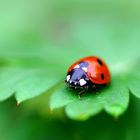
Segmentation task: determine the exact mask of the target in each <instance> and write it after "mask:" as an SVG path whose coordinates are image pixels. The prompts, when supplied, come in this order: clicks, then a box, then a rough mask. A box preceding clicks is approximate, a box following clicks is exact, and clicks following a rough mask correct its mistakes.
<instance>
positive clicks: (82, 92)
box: [78, 87, 88, 99]
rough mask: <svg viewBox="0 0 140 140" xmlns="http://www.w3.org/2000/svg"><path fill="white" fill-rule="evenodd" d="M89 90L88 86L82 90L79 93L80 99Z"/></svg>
mask: <svg viewBox="0 0 140 140" xmlns="http://www.w3.org/2000/svg"><path fill="white" fill-rule="evenodd" d="M87 90H88V87H86V89H85V90H82V91H80V92H79V93H78V95H79V98H80V99H81V97H82V95H83V94H84V93H85V92H86V91H87Z"/></svg>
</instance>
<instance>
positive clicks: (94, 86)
mask: <svg viewBox="0 0 140 140" xmlns="http://www.w3.org/2000/svg"><path fill="white" fill-rule="evenodd" d="M92 88H93V89H94V91H95V94H99V91H98V88H97V86H96V85H93V86H92Z"/></svg>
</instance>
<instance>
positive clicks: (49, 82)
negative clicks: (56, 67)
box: [0, 68, 61, 103]
mask: <svg viewBox="0 0 140 140" xmlns="http://www.w3.org/2000/svg"><path fill="white" fill-rule="evenodd" d="M56 77H57V74H56V73H53V72H52V71H48V70H47V69H44V70H43V69H25V68H24V69H23V68H22V69H20V68H11V69H9V68H4V69H1V73H0V81H1V83H2V84H1V85H0V90H1V94H0V100H1V101H2V100H5V99H7V98H8V97H10V96H12V95H13V94H15V96H16V99H17V102H18V103H20V102H22V101H24V100H27V99H30V98H33V97H36V96H38V95H40V94H41V93H43V92H45V91H47V90H48V89H49V88H51V87H52V86H53V85H54V84H56V83H57V82H59V81H60V80H61V79H57V78H56Z"/></svg>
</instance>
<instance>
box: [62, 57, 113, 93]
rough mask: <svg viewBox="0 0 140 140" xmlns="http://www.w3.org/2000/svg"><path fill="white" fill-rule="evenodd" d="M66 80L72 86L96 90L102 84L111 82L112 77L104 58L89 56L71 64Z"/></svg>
mask: <svg viewBox="0 0 140 140" xmlns="http://www.w3.org/2000/svg"><path fill="white" fill-rule="evenodd" d="M65 81H66V83H67V84H68V85H69V86H70V87H72V88H81V89H87V90H88V89H89V88H93V90H96V89H98V87H100V86H104V85H107V84H109V83H110V81H111V77H110V72H109V69H108V67H107V65H106V63H105V62H104V61H103V60H102V59H100V58H98V57H96V56H89V57H85V58H82V59H80V60H78V61H76V62H75V63H74V64H72V65H71V66H70V68H69V69H68V72H67V76H66V79H65ZM81 93H82V92H81Z"/></svg>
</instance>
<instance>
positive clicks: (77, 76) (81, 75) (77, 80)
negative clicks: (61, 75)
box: [65, 62, 90, 88]
mask: <svg viewBox="0 0 140 140" xmlns="http://www.w3.org/2000/svg"><path fill="white" fill-rule="evenodd" d="M65 81H66V82H67V83H68V84H69V86H70V87H74V88H81V87H83V88H84V87H88V86H89V83H90V80H89V78H88V76H87V74H86V66H85V65H84V63H83V62H82V63H80V64H79V65H77V66H76V67H75V68H74V69H73V70H72V71H70V72H69V73H68V74H67V77H66V80H65Z"/></svg>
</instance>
